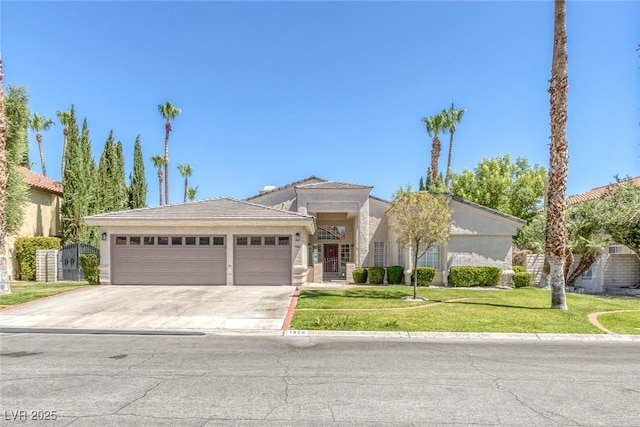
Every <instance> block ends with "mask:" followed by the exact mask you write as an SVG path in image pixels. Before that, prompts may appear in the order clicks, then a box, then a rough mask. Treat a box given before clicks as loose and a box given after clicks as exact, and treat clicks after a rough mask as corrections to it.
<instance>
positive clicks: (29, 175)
mask: <svg viewBox="0 0 640 427" xmlns="http://www.w3.org/2000/svg"><path fill="white" fill-rule="evenodd" d="M18 169H19V170H20V173H22V176H23V177H24V181H25V182H26V183H27V184H29V186H30V187H31V188H37V189H38V190H42V191H47V192H49V193H53V194H57V195H59V196H62V184H60V183H59V182H56V181H54V180H52V179H51V178H47V177H46V176H43V175H40V174H39V173H35V172H34V171H32V170H29V169H27V168H25V167H23V166H20V167H18Z"/></svg>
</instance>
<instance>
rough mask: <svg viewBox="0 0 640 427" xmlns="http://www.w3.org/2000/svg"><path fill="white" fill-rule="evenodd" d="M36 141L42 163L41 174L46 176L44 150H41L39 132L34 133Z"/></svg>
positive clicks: (40, 135)
mask: <svg viewBox="0 0 640 427" xmlns="http://www.w3.org/2000/svg"><path fill="white" fill-rule="evenodd" d="M36 141H38V150H39V151H40V164H41V165H42V175H43V176H47V167H46V166H45V164H44V151H42V134H41V133H40V132H38V133H37V134H36Z"/></svg>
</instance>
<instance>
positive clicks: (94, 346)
mask: <svg viewBox="0 0 640 427" xmlns="http://www.w3.org/2000/svg"><path fill="white" fill-rule="evenodd" d="M639 356H640V343H638V342H620V341H618V342H613V341H611V342H609V341H561V340H553V341H532V340H522V341H518V340H492V339H476V340H470V341H462V340H435V339H418V338H371V337H329V336H312V337H304V336H303V337H291V336H275V335H274V336H221V335H193V336H168V335H164V336H153V335H82V334H10V333H5V334H0V368H1V369H0V385H1V388H0V397H1V401H0V408H1V409H0V416H1V417H2V418H1V419H0V421H1V422H0V424H2V425H7V426H11V425H38V426H45V425H55V426H64V425H73V426H94V425H118V426H134V425H135V426H139V425H153V426H163V425H166V426H175V425H185V426H205V425H206V426H214V425H216V426H218V425H251V426H254V425H255V426H257V425H296V426H301V425H302V426H304V425H327V424H338V425H384V424H387V425H510V426H516V425H517V426H521V425H530V426H538V425H541V426H547V425H548V426H555V425H558V426H571V425H580V426H595V425H606V426H638V425H640V405H639V404H638V402H640V380H639V378H640V363H639V362H638V361H639ZM47 417H48V418H49V420H37V419H38V418H47ZM25 418H26V420H25ZM33 418H36V419H35V420H34V419H33ZM52 418H55V419H52Z"/></svg>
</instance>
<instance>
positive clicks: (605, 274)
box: [527, 176, 640, 294]
mask: <svg viewBox="0 0 640 427" xmlns="http://www.w3.org/2000/svg"><path fill="white" fill-rule="evenodd" d="M631 181H632V182H633V183H635V184H636V185H638V186H640V176H638V177H635V178H631ZM610 186H611V185H610V184H607V185H603V186H600V187H596V188H592V189H591V190H589V191H586V192H584V193H580V194H577V195H574V196H571V197H569V198H568V199H567V205H575V204H578V203H582V202H586V201H588V200H595V199H599V198H601V197H604V196H605V195H606V194H607V191H608V189H609V188H610ZM543 263H544V254H535V255H529V256H527V268H528V269H529V270H530V271H531V272H532V273H533V283H537V284H539V283H540V276H541V273H542V267H543ZM579 263H580V256H579V255H578V256H576V257H575V259H574V262H573V264H572V265H571V267H570V269H569V271H570V272H571V271H573V270H574V269H575V268H576V267H577V266H578V264H579ZM638 285H640V259H639V258H638V256H637V255H636V253H635V252H634V251H632V250H631V249H629V248H628V247H626V246H624V245H621V244H618V243H615V242H613V243H612V244H611V245H610V246H609V247H607V248H604V249H603V250H602V251H601V252H600V253H599V255H598V257H597V259H596V261H595V262H594V263H593V264H592V265H591V267H590V268H589V269H588V270H587V271H585V272H584V273H583V274H582V275H581V276H580V277H579V278H578V279H577V280H576V282H575V285H574V288H575V289H577V290H580V291H581V292H585V293H589V294H600V293H609V294H616V293H619V294H625V293H630V292H625V290H629V289H631V288H634V287H636V286H638Z"/></svg>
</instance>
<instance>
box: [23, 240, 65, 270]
mask: <svg viewBox="0 0 640 427" xmlns="http://www.w3.org/2000/svg"><path fill="white" fill-rule="evenodd" d="M39 249H60V239H58V238H57V237H19V238H18V239H16V259H17V260H18V266H19V268H20V278H21V279H22V280H36V251H37V250H39Z"/></svg>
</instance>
